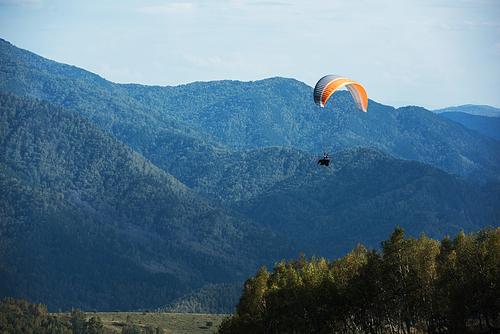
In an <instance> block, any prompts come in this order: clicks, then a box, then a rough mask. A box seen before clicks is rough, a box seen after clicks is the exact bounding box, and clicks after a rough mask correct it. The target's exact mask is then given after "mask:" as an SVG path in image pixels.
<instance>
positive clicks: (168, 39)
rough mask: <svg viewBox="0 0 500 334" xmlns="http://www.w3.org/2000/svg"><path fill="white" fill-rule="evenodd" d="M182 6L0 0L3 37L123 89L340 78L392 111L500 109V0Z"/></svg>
mask: <svg viewBox="0 0 500 334" xmlns="http://www.w3.org/2000/svg"><path fill="white" fill-rule="evenodd" d="M181 1H182V0H178V1H159V0H79V1H77V0H0V38H3V39H5V40H7V41H8V42H10V43H12V44H13V45H15V46H17V47H19V48H22V49H26V50H29V51H31V52H34V53H36V54H38V55H40V56H43V57H45V58H48V59H51V60H55V61H58V62H61V63H66V64H70V65H74V66H77V67H80V68H83V69H85V70H88V71H90V72H93V73H96V74H98V75H100V76H102V77H104V78H105V79H107V80H110V81H113V82H117V83H139V84H144V85H160V86H177V85H181V84H187V83H191V82H195V81H213V80H226V79H228V80H239V81H254V80H261V79H266V78H271V77H276V76H279V77H286V78H293V79H296V80H299V81H301V82H304V83H306V84H307V85H309V86H311V87H314V86H315V84H316V82H317V81H318V80H319V79H320V78H321V77H322V76H324V75H327V74H337V75H342V76H345V77H347V78H349V79H352V80H355V81H357V82H359V83H361V84H362V85H363V86H364V87H365V89H366V90H367V92H368V97H369V98H370V99H371V100H374V101H376V102H378V103H382V104H387V105H392V106H394V107H400V106H406V105H417V106H422V107H425V108H427V109H431V110H432V109H438V108H444V107H450V106H458V105H464V104H480V105H490V106H493V107H497V108H500V1H499V0H279V1H252V0H210V1H197V0H193V1H191V2H181ZM311 101H312V90H311Z"/></svg>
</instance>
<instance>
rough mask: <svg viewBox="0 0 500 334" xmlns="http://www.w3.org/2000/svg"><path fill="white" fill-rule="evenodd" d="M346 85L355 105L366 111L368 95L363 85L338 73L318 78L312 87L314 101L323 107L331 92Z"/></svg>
mask: <svg viewBox="0 0 500 334" xmlns="http://www.w3.org/2000/svg"><path fill="white" fill-rule="evenodd" d="M344 86H345V87H346V88H347V90H349V92H350V93H351V96H352V98H353V99H354V102H355V103H356V107H358V109H359V110H360V111H363V112H366V110H367V109H368V95H367V94H366V90H365V88H364V87H363V86H361V85H360V84H359V83H357V82H356V81H353V80H350V79H347V78H344V77H341V76H338V75H326V76H324V77H323V78H321V79H319V81H318V82H317V83H316V87H314V102H315V103H316V104H317V105H318V106H320V107H324V106H325V103H326V101H327V100H328V98H329V97H330V96H332V94H333V93H334V92H335V91H336V90H337V89H339V88H341V87H344Z"/></svg>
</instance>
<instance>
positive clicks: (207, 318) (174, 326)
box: [87, 312, 227, 334]
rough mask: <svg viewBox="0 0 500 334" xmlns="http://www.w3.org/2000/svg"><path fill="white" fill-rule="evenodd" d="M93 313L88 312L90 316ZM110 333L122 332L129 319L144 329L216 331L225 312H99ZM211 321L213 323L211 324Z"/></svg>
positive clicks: (189, 333)
mask: <svg viewBox="0 0 500 334" xmlns="http://www.w3.org/2000/svg"><path fill="white" fill-rule="evenodd" d="M92 315H93V313H87V318H90V317H91V316H92ZM98 315H99V317H101V320H102V323H103V324H104V328H105V329H106V330H107V331H108V332H109V333H121V331H122V327H123V326H124V325H125V322H127V320H128V321H129V322H131V323H133V324H135V325H137V327H139V329H141V330H143V329H145V328H146V327H148V326H150V325H151V326H153V327H154V328H157V327H159V328H162V329H163V332H164V333H165V334H197V333H204V334H206V333H216V332H217V329H218V327H219V325H220V323H221V321H222V319H223V318H224V317H226V316H227V315H225V314H193V313H186V314H179V313H149V312H143V313H139V312H99V313H98ZM210 323H211V324H212V325H210Z"/></svg>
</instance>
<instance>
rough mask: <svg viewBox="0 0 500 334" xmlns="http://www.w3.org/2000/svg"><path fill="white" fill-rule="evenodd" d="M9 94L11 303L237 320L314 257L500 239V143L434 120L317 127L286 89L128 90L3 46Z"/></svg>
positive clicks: (356, 117) (0, 127)
mask: <svg viewBox="0 0 500 334" xmlns="http://www.w3.org/2000/svg"><path fill="white" fill-rule="evenodd" d="M0 92H1V93H0V187H1V189H2V191H1V192H0V298H3V297H14V298H18V299H25V300H28V301H30V302H37V303H38V302H43V303H46V304H47V307H48V309H49V310H51V311H55V310H57V309H58V308H62V309H64V310H69V309H71V307H76V308H80V309H83V310H87V311H90V310H92V309H99V310H100V311H113V310H115V309H121V310H137V309H160V310H164V311H169V312H224V313H225V312H233V311H234V306H235V304H236V301H237V299H238V297H239V294H240V291H239V290H240V287H241V286H242V284H243V283H242V282H244V281H245V279H246V278H247V277H248V276H249V275H251V274H253V273H254V272H255V268H260V267H261V266H262V265H266V266H267V267H268V268H270V267H272V266H273V265H274V264H276V263H280V261H282V260H283V259H290V258H293V257H296V256H297V254H300V253H301V252H302V253H304V254H307V255H308V256H312V255H313V254H314V255H315V256H316V258H328V259H335V258H339V257H341V256H343V255H345V254H347V253H349V252H350V251H351V250H352V249H353V247H355V245H356V244H357V243H360V244H363V245H365V247H367V248H368V249H374V250H375V251H376V252H378V251H379V250H380V248H379V247H380V240H383V239H384V238H386V236H387V235H389V233H391V232H392V231H393V230H394V227H395V226H400V227H401V228H404V229H405V231H406V233H407V235H409V236H411V237H418V236H419V235H420V234H421V233H422V232H424V233H425V235H426V236H427V237H429V238H432V239H437V240H441V239H443V238H444V237H445V236H446V235H456V234H458V233H460V231H465V233H467V232H468V231H478V230H479V229H481V228H484V227H487V226H499V225H500V183H499V181H500V170H499V169H498V166H499V165H500V142H499V141H498V140H495V139H492V138H488V137H487V136H484V135H482V134H480V133H478V132H476V131H474V130H471V129H468V128H467V127H464V126H463V125H461V124H459V123H457V122H454V121H452V120H450V119H447V118H446V117H443V116H441V115H436V114H434V113H432V112H430V111H428V110H425V109H423V108H419V107H404V108H398V109H395V108H392V107H389V106H384V105H382V104H379V103H377V102H375V101H372V100H370V102H369V110H368V113H359V112H357V111H356V110H355V106H354V104H353V102H352V99H351V97H350V96H349V94H348V92H346V91H340V92H339V94H335V96H334V97H333V98H332V100H331V102H332V103H331V105H332V106H333V108H323V109H318V108H316V106H315V105H314V103H313V101H312V97H311V94H312V88H311V87H308V86H307V85H305V84H304V83H301V82H299V81H297V80H294V79H286V78H269V79H265V80H259V81H255V82H240V81H213V82H196V83H192V84H187V85H181V86H176V87H158V86H155V87H148V86H142V85H135V84H128V85H122V84H115V83H112V82H109V81H107V80H105V79H103V78H101V77H99V76H97V75H95V74H93V73H90V72H87V71H85V70H83V69H79V68H77V67H74V66H69V65H65V64H60V63H57V62H54V61H51V60H47V59H44V58H42V57H40V56H37V55H35V54H33V53H30V52H28V51H25V50H21V49H18V48H16V47H15V46H13V45H11V44H9V43H8V42H6V41H4V40H1V39H0ZM324 150H329V151H330V159H331V164H330V166H328V167H327V168H325V167H324V166H319V165H317V164H316V162H317V158H318V154H322V153H323V151H324Z"/></svg>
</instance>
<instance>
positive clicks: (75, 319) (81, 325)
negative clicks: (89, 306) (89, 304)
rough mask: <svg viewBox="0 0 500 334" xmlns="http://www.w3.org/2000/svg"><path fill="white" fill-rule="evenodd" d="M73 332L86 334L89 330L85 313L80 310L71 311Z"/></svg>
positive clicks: (74, 333)
mask: <svg viewBox="0 0 500 334" xmlns="http://www.w3.org/2000/svg"><path fill="white" fill-rule="evenodd" d="M69 321H70V323H71V330H72V331H73V334H85V332H86V329H87V323H86V317H85V313H84V312H83V311H82V310H80V309H76V310H75V309H74V308H72V309H71V317H70V320H69Z"/></svg>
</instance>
